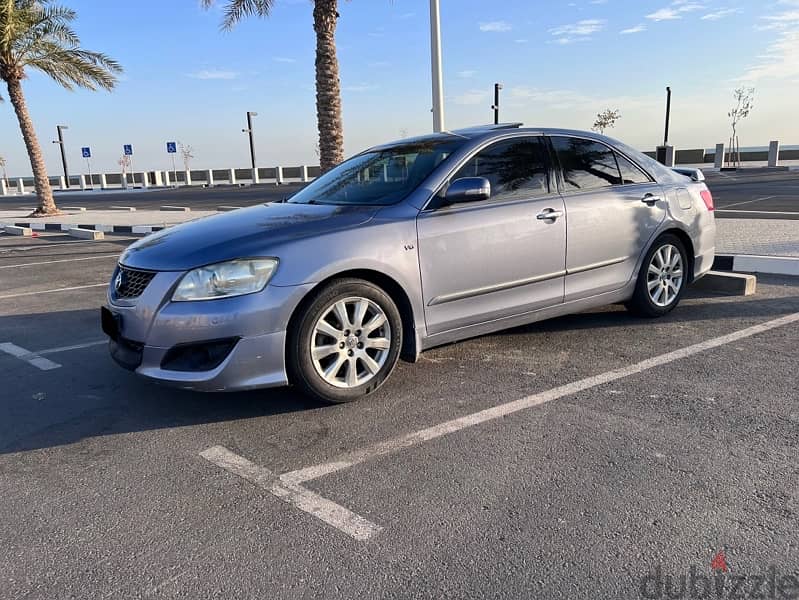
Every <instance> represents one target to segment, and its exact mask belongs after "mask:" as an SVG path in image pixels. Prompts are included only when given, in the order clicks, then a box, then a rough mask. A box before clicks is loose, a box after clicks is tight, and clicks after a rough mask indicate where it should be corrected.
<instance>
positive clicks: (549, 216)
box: [536, 208, 563, 221]
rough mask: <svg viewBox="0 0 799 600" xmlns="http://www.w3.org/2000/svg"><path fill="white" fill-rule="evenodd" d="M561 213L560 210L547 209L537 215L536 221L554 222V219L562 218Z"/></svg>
mask: <svg viewBox="0 0 799 600" xmlns="http://www.w3.org/2000/svg"><path fill="white" fill-rule="evenodd" d="M562 216H563V211H562V210H555V209H552V208H547V209H546V210H544V211H543V212H540V213H538V216H536V219H538V220H539V221H550V220H551V221H554V220H555V219H557V218H559V217H562Z"/></svg>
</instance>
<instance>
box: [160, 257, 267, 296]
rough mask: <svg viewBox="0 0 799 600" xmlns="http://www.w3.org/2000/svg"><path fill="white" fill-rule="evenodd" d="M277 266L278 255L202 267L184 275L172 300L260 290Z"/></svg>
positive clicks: (237, 294)
mask: <svg viewBox="0 0 799 600" xmlns="http://www.w3.org/2000/svg"><path fill="white" fill-rule="evenodd" d="M276 268H277V259H275V258H253V259H240V260H230V261H227V262H221V263H217V264H215V265H208V266H207V267H200V268H199V269H194V270H193V271H189V272H188V273H186V274H185V275H184V276H183V279H181V280H180V283H179V284H178V287H177V289H176V290H175V293H174V294H172V301H173V302H185V301H187V300H214V299H216V298H230V297H232V296H243V295H244V294H252V293H255V292H260V291H261V290H263V289H264V288H265V287H266V284H267V283H269V280H270V279H271V278H272V274H273V273H274V272H275V269H276Z"/></svg>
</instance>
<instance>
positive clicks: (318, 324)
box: [288, 279, 402, 403]
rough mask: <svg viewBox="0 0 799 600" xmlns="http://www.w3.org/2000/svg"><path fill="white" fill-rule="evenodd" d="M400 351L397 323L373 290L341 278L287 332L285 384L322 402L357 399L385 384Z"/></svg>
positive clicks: (393, 310)
mask: <svg viewBox="0 0 799 600" xmlns="http://www.w3.org/2000/svg"><path fill="white" fill-rule="evenodd" d="M401 347H402V319H401V317H400V313H399V310H398V309H397V306H396V304H395V303H394V301H393V300H392V299H391V298H390V297H389V296H388V295H387V294H386V293H385V292H384V291H383V290H382V289H380V288H379V287H377V286H376V285H374V284H372V283H370V282H368V281H364V280H360V279H341V280H338V281H333V282H332V283H330V284H328V285H327V286H325V287H324V288H323V289H321V290H320V291H319V292H318V293H317V294H316V296H315V297H314V298H313V299H312V300H311V302H310V304H308V305H307V306H306V307H305V309H304V311H303V314H302V315H301V316H300V318H299V319H298V320H297V322H296V324H295V327H293V331H291V332H290V333H289V347H288V362H289V364H288V367H289V372H290V374H291V376H292V377H291V379H292V381H293V383H295V384H296V385H297V386H298V387H299V388H300V389H302V390H303V391H304V392H305V393H307V394H310V395H312V396H315V397H317V398H320V399H322V400H325V401H327V402H333V403H341V402H351V401H353V400H357V399H359V398H361V397H363V396H366V395H367V394H370V393H372V392H374V391H375V390H376V389H377V388H378V387H380V386H381V385H382V384H383V382H385V380H386V379H388V377H389V375H390V374H391V372H392V371H393V370H394V367H395V366H396V364H397V359H398V358H399V353H400V348H401Z"/></svg>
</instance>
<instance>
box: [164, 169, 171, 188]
mask: <svg viewBox="0 0 799 600" xmlns="http://www.w3.org/2000/svg"><path fill="white" fill-rule="evenodd" d="M169 179H170V177H169V171H164V185H165V186H166V187H170V186H171V185H172V182H171V181H170V180H169Z"/></svg>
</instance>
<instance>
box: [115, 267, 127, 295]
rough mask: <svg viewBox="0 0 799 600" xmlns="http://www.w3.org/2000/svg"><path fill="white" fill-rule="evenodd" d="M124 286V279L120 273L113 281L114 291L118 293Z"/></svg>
mask: <svg viewBox="0 0 799 600" xmlns="http://www.w3.org/2000/svg"><path fill="white" fill-rule="evenodd" d="M124 284H125V277H124V276H123V274H122V271H120V272H119V273H117V276H116V279H114V291H115V292H119V290H120V289H122V286H123V285H124Z"/></svg>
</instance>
